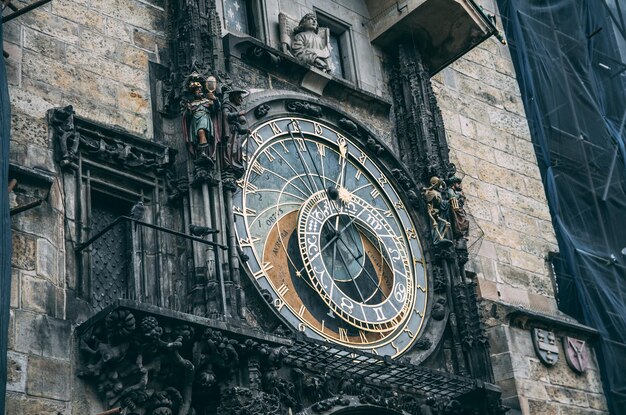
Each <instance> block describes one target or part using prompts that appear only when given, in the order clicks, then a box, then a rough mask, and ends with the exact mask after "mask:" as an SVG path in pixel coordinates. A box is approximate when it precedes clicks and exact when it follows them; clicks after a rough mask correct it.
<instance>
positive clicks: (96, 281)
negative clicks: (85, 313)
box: [89, 192, 132, 309]
mask: <svg viewBox="0 0 626 415" xmlns="http://www.w3.org/2000/svg"><path fill="white" fill-rule="evenodd" d="M90 206H91V211H90V212H89V225H90V226H89V228H90V234H91V235H96V234H97V233H98V232H100V231H101V230H103V229H104V228H105V227H106V226H107V225H109V224H110V223H112V222H114V221H115V220H116V219H117V218H119V217H120V216H125V215H128V211H129V210H130V207H131V206H130V204H128V203H127V202H125V201H122V200H120V199H113V198H112V197H111V196H109V195H104V194H102V193H99V192H92V194H91V203H90ZM131 247H132V244H131V239H130V229H129V226H128V223H126V222H120V223H118V224H117V225H116V226H114V227H113V228H112V229H111V230H109V231H108V232H107V233H105V234H104V235H102V237H100V238H98V239H96V240H95V241H94V243H93V244H92V246H91V255H90V263H91V267H90V268H91V278H90V283H91V290H90V296H91V298H90V300H91V303H92V305H93V306H94V307H95V308H96V309H102V308H104V307H106V306H107V305H109V304H112V303H113V302H114V301H115V300H116V299H118V298H128V297H129V295H128V290H129V281H130V278H129V276H130V272H131V267H130V263H131Z"/></svg>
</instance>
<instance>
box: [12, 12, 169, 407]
mask: <svg viewBox="0 0 626 415" xmlns="http://www.w3.org/2000/svg"><path fill="white" fill-rule="evenodd" d="M13 2H14V3H15V4H17V5H18V6H23V5H24V4H25V3H32V2H30V1H29V2H16V1H15V0H14V1H13ZM20 3H22V4H20ZM166 27H167V26H166V24H165V11H164V9H163V2H162V1H159V0H155V1H137V0H113V1H88V0H54V1H53V2H51V3H49V4H47V5H45V6H43V7H41V8H39V9H37V10H35V11H32V12H30V13H27V14H26V15H24V16H22V17H19V18H17V19H15V20H13V21H12V22H10V23H8V24H6V25H5V27H4V31H5V44H4V49H5V50H6V51H7V52H8V53H9V54H10V57H9V58H8V59H7V60H6V62H7V65H8V72H9V88H10V95H11V103H12V133H11V134H12V137H11V162H13V163H16V164H20V165H23V166H26V167H32V168H40V169H44V170H48V171H55V169H56V167H55V164H54V162H53V157H52V146H51V143H50V141H49V139H48V129H47V122H46V112H47V111H48V110H49V109H50V108H53V107H59V106H65V105H69V104H71V105H73V106H74V108H75V110H76V112H77V113H78V114H80V115H81V116H84V117H86V118H89V119H92V120H94V121H99V122H102V123H106V124H111V125H117V126H119V127H122V128H124V129H126V130H128V131H131V132H133V133H135V134H138V135H141V136H143V137H145V138H148V139H150V138H152V118H151V117H152V115H151V104H150V102H151V101H150V100H151V98H150V85H149V81H148V61H149V60H150V61H156V62H159V61H160V59H161V53H162V52H161V51H162V50H164V49H165V43H166V39H165V30H166ZM62 188H63V186H62V184H61V183H55V184H54V185H53V186H52V189H51V194H50V197H49V199H48V202H47V203H44V204H43V205H42V206H40V207H39V208H37V209H32V210H30V211H26V212H23V213H21V214H20V215H17V216H15V217H14V219H13V252H14V256H13V258H12V265H13V272H12V293H11V322H10V333H9V349H10V351H9V354H8V357H9V365H8V366H9V373H8V384H7V391H8V392H7V407H6V414H7V415H9V414H10V415H60V414H62V415H70V414H79V413H85V414H91V413H92V412H93V408H94V406H93V404H92V407H91V408H92V409H89V410H87V411H85V409H84V408H83V407H82V405H81V401H82V400H87V399H88V397H89V391H83V390H81V386H80V385H77V382H76V369H75V367H74V366H73V365H74V362H73V361H72V360H71V358H70V357H71V356H72V355H73V354H72V353H71V351H72V350H74V348H75V347H76V345H75V344H74V340H73V334H72V326H71V324H72V322H70V321H68V320H67V319H66V318H67V316H68V310H67V301H66V299H67V296H68V295H73V293H71V291H68V288H70V287H71V286H72V283H71V279H72V278H73V277H72V276H69V277H68V275H66V271H65V270H66V264H65V258H66V253H67V250H69V249H72V246H71V243H70V244H69V245H68V249H67V250H66V247H65V241H66V239H67V240H70V241H71V240H72V239H73V235H68V234H66V233H65V231H66V228H65V227H64V219H63V216H64V208H65V206H66V203H65V202H64V199H65V195H64V194H63V192H62V190H61V189H62ZM23 202H24V200H21V196H20V195H19V194H18V196H17V197H16V198H15V199H14V201H13V203H14V204H21V203H23ZM66 202H67V203H68V204H70V205H71V203H70V202H69V201H66ZM67 213H68V214H70V213H71V212H69V211H68V212H67ZM70 255H71V254H70ZM68 281H69V283H68ZM74 323H75V322H74ZM93 402H98V401H97V400H96V399H94V400H93ZM96 409H97V408H96Z"/></svg>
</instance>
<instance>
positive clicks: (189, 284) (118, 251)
mask: <svg viewBox="0 0 626 415" xmlns="http://www.w3.org/2000/svg"><path fill="white" fill-rule="evenodd" d="M192 228H193V225H192ZM193 231H194V233H195V234H197V235H199V236H193V235H188V234H185V233H182V232H178V231H175V230H172V229H167V228H164V227H161V226H157V225H155V224H152V223H148V222H145V221H142V220H139V219H136V218H133V217H128V216H120V217H117V218H116V219H114V220H112V221H110V222H109V223H108V225H106V226H104V227H102V228H100V230H99V231H97V232H96V233H95V234H93V236H91V237H90V238H89V239H88V240H86V241H85V242H84V243H82V244H79V245H78V247H77V248H76V250H75V251H76V254H77V256H78V258H77V259H78V264H79V275H80V281H81V282H82V284H81V285H82V286H81V292H82V293H83V295H84V296H85V297H86V298H88V301H89V303H90V305H91V306H92V307H93V308H94V310H96V311H99V310H102V309H103V308H105V307H107V306H109V305H111V304H113V303H114V302H115V301H116V300H117V299H129V300H134V301H137V302H139V303H143V304H150V305H155V306H158V307H164V308H168V309H171V310H176V311H181V312H184V313H191V314H196V315H202V316H213V317H218V316H220V315H222V314H223V313H222V312H221V311H220V310H222V309H223V307H222V302H221V298H223V297H224V296H223V295H221V293H223V278H222V274H221V272H220V271H221V269H222V266H221V264H222V263H223V259H222V257H221V251H222V250H226V246H224V245H221V244H219V243H217V242H214V241H210V240H207V239H205V238H206V237H207V236H209V235H211V234H215V233H216V231H213V230H210V229H207V228H201V229H199V230H198V229H193ZM220 288H222V290H221V291H220Z"/></svg>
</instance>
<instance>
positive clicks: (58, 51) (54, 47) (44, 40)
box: [24, 27, 65, 60]
mask: <svg viewBox="0 0 626 415" xmlns="http://www.w3.org/2000/svg"><path fill="white" fill-rule="evenodd" d="M24 48H25V49H28V50H30V51H32V52H35V53H37V54H41V55H42V56H46V57H48V58H52V59H58V60H63V59H65V43H63V42H61V41H59V40H58V39H56V38H54V37H53V36H50V35H47V34H45V33H41V32H39V31H37V30H33V29H30V28H28V27H25V28H24Z"/></svg>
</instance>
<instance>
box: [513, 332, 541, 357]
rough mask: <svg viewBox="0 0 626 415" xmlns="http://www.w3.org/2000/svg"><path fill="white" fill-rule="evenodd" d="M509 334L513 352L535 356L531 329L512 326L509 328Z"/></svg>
mask: <svg viewBox="0 0 626 415" xmlns="http://www.w3.org/2000/svg"><path fill="white" fill-rule="evenodd" d="M509 335H510V338H511V341H510V345H511V351H512V352H513V353H516V354H518V355H521V356H527V357H535V348H534V346H533V341H532V339H531V337H530V332H529V331H527V330H523V329H519V328H517V327H511V328H510V329H509Z"/></svg>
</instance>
